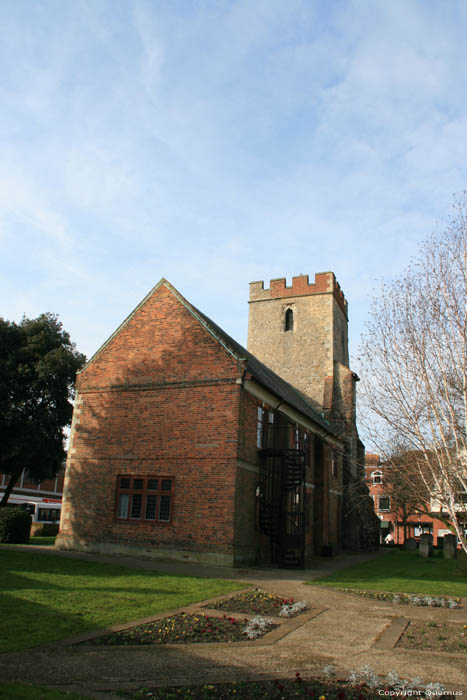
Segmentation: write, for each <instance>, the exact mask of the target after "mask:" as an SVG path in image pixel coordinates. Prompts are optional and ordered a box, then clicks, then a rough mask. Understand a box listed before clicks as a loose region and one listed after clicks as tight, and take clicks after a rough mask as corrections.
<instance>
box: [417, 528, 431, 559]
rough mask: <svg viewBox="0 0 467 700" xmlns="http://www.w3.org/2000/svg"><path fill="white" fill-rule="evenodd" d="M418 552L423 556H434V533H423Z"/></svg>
mask: <svg viewBox="0 0 467 700" xmlns="http://www.w3.org/2000/svg"><path fill="white" fill-rule="evenodd" d="M418 553H419V554H420V556H421V557H432V556H433V535H429V534H428V533H424V534H423V535H421V537H420V548H419V550H418Z"/></svg>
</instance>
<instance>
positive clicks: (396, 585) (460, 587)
mask: <svg viewBox="0 0 467 700" xmlns="http://www.w3.org/2000/svg"><path fill="white" fill-rule="evenodd" d="M308 583H310V584H311V585H316V586H331V587H333V588H358V589H362V590H372V591H388V592H390V593H419V594H422V595H443V596H456V597H466V596H467V577H465V576H464V577H461V576H459V575H458V574H457V573H456V562H455V560H452V559H451V560H450V559H443V558H442V557H439V556H435V557H430V558H429V559H424V558H423V557H420V556H419V555H418V552H405V551H401V550H399V549H395V550H394V551H392V552H388V553H387V554H386V555H385V556H382V557H379V558H378V559H372V560H371V561H367V562H363V563H362V564H356V565H355V566H351V567H349V568H348V569H344V570H342V571H337V572H336V573H334V574H331V575H330V576H325V577H323V578H320V579H316V580H314V581H309V582H308Z"/></svg>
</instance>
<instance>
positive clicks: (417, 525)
mask: <svg viewBox="0 0 467 700" xmlns="http://www.w3.org/2000/svg"><path fill="white" fill-rule="evenodd" d="M390 470H391V468H390V466H388V465H387V464H383V463H381V462H380V458H379V455H376V454H371V453H367V454H366V461H365V472H366V477H365V478H366V483H367V484H368V488H369V489H370V495H371V498H372V499H373V502H374V509H375V512H376V514H377V516H378V518H379V520H380V541H381V544H383V543H384V540H385V538H386V536H387V535H388V534H389V533H391V535H392V536H393V538H394V543H395V544H404V542H405V539H406V537H407V538H408V537H413V538H415V539H416V540H419V539H420V536H421V535H422V534H424V533H428V534H430V535H433V544H434V545H435V546H437V545H438V544H439V541H438V538H441V537H444V535H449V534H452V532H451V530H449V528H447V527H446V524H445V523H443V522H441V520H437V519H436V518H432V517H430V516H429V515H424V514H423V513H413V514H410V515H408V517H407V519H406V522H405V533H406V536H405V534H404V519H405V518H404V516H403V513H402V509H401V508H398V507H397V503H396V502H395V501H394V499H393V497H392V495H391V485H390V484H391V480H390Z"/></svg>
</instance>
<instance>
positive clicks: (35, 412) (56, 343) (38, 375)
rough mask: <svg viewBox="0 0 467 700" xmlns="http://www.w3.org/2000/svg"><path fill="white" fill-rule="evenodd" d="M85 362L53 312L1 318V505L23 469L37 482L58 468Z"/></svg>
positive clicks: (61, 460) (50, 476)
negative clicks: (17, 318) (3, 479)
mask: <svg viewBox="0 0 467 700" xmlns="http://www.w3.org/2000/svg"><path fill="white" fill-rule="evenodd" d="M85 361H86V358H85V356H84V355H82V354H81V353H79V352H78V351H77V350H76V347H75V345H74V344H73V343H72V342H71V340H70V336H69V334H68V333H67V332H66V331H65V330H64V329H63V327H62V324H61V323H60V321H59V320H58V317H57V316H55V315H54V314H50V313H46V314H41V315H40V316H38V318H35V319H29V318H25V317H24V318H23V319H22V321H21V323H19V324H17V323H14V322H12V321H6V320H4V319H2V318H0V472H3V473H5V474H7V475H8V477H9V478H8V483H7V487H6V490H5V493H4V495H3V498H2V501H1V502H0V506H4V505H6V503H7V501H8V498H9V496H10V493H11V491H12V489H13V487H14V485H15V484H16V482H17V481H18V479H19V477H20V476H21V472H22V471H23V469H26V470H27V472H28V473H29V476H30V477H31V478H32V479H33V480H37V481H41V480H44V479H50V478H52V477H54V476H55V475H56V474H57V472H58V471H59V469H60V466H61V464H62V462H63V460H64V458H65V449H64V443H65V433H64V428H65V427H66V426H68V425H70V423H71V417H72V412H73V406H72V400H73V396H74V383H75V377H76V372H77V370H79V369H80V368H81V367H82V366H83V365H84V363H85Z"/></svg>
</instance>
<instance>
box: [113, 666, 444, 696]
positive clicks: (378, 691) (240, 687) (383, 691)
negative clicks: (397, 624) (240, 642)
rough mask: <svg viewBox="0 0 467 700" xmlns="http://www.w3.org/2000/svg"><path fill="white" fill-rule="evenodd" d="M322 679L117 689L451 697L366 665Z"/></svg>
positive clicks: (163, 693)
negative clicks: (377, 672) (347, 674)
mask: <svg viewBox="0 0 467 700" xmlns="http://www.w3.org/2000/svg"><path fill="white" fill-rule="evenodd" d="M323 672H324V676H325V678H309V679H307V678H302V676H301V675H300V673H298V672H297V673H296V674H295V678H293V679H290V678H288V679H281V680H274V681H240V682H237V683H216V684H209V683H208V684H204V685H198V686H194V685H191V686H184V687H169V688H139V689H138V690H136V691H134V690H124V691H120V693H119V694H120V695H122V696H123V697H125V698H128V699H129V700H142V699H143V698H144V699H149V700H179V699H180V698H184V699H185V700H188V699H190V700H209V699H210V698H213V699H214V698H215V699H216V700H233V698H235V699H236V700H253V699H254V698H276V699H277V700H288V699H289V698H314V700H381V698H382V697H383V698H384V697H389V696H408V697H410V696H411V695H414V696H417V697H422V698H423V697H426V698H431V697H432V696H433V695H435V696H436V698H437V700H442V699H446V700H447V699H448V698H452V695H448V694H447V693H445V689H444V688H443V686H442V685H440V684H439V683H428V684H425V683H423V681H421V680H420V679H419V678H417V679H414V680H413V681H407V680H403V679H400V678H399V677H398V675H397V673H395V672H394V671H391V672H390V673H389V674H388V675H387V677H386V678H385V679H384V680H383V679H379V678H378V677H377V676H376V675H375V673H374V671H373V670H372V669H371V668H369V667H368V666H365V667H364V668H363V669H362V670H361V671H359V672H357V671H354V672H352V674H351V676H350V678H349V679H348V680H347V681H339V680H336V679H335V678H334V677H333V676H334V669H333V667H332V666H327V667H325V668H324V669H323Z"/></svg>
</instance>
